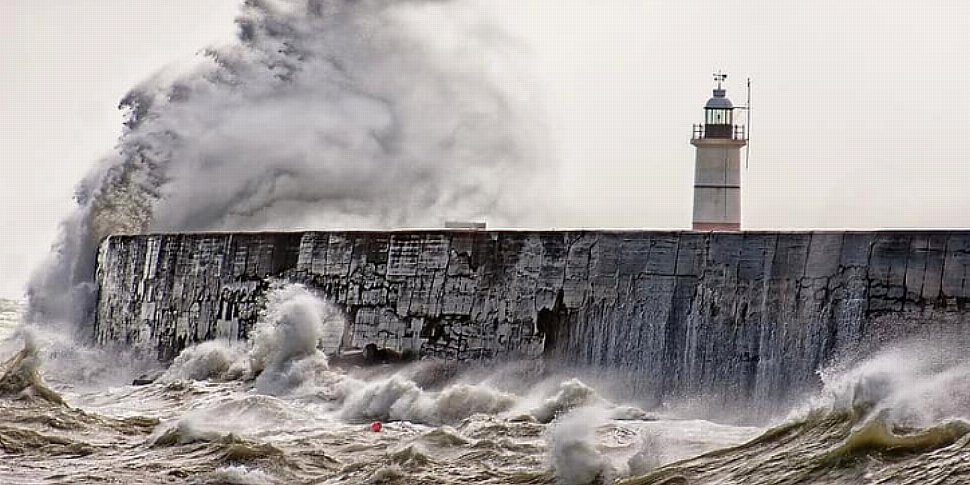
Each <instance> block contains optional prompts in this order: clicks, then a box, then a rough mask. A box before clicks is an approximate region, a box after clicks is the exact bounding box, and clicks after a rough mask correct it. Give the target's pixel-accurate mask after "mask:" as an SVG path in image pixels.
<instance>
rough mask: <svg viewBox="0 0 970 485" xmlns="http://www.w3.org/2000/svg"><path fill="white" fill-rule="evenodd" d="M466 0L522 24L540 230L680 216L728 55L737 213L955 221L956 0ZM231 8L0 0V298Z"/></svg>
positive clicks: (958, 201)
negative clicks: (741, 181)
mask: <svg viewBox="0 0 970 485" xmlns="http://www.w3.org/2000/svg"><path fill="white" fill-rule="evenodd" d="M457 1H459V2H460V1H463V0H457ZM465 1H467V2H469V3H474V4H476V5H478V6H480V7H481V8H482V9H483V10H485V11H486V12H487V14H488V15H489V16H490V17H492V19H493V21H494V22H495V23H496V24H500V25H502V26H504V27H505V28H506V29H507V30H508V31H510V32H511V33H512V34H513V35H515V36H516V37H518V38H519V39H520V40H521V46H522V52H521V58H522V65H523V66H524V67H525V70H526V71H527V72H528V75H529V76H530V77H531V78H532V79H533V85H534V88H535V89H536V90H537V92H539V93H540V95H541V98H542V112H541V113H538V114H537V115H536V116H537V119H538V120H541V122H542V123H544V124H545V127H546V129H547V131H548V134H549V139H550V142H551V145H552V147H553V149H554V150H555V155H556V156H555V159H556V160H558V166H557V167H556V168H557V170H558V176H557V177H555V178H550V180H549V181H548V183H547V184H545V185H546V187H547V189H548V190H549V194H547V199H548V200H550V201H552V203H553V204H554V205H555V206H558V207H560V208H561V210H559V211H558V212H557V215H556V216H554V217H553V216H550V217H549V220H548V221H544V222H545V223H544V225H545V226H548V227H579V226H584V227H651V228H686V227H688V226H689V224H690V220H689V214H690V204H691V193H690V187H691V183H692V176H693V151H692V150H693V149H692V147H691V146H690V144H689V143H688V139H689V136H690V128H691V125H692V124H693V123H696V122H698V121H700V119H701V107H702V106H703V103H704V102H705V101H706V99H707V97H708V96H709V95H710V89H711V80H710V79H711V72H712V71H714V70H718V69H723V70H724V71H725V72H727V73H729V75H730V77H729V79H728V85H727V87H728V89H729V96H730V97H731V98H733V100H734V101H735V104H738V105H740V104H742V103H743V102H744V93H743V85H744V79H745V78H746V77H748V76H750V77H751V78H752V79H753V84H754V103H753V104H754V108H755V109H754V111H753V117H754V118H753V127H752V147H751V153H752V158H751V164H750V168H749V169H748V170H747V171H746V172H745V174H744V177H745V189H744V195H745V202H744V204H745V207H744V218H745V223H746V225H747V227H749V228H823V227H824V228H841V227H851V228H879V227H970V210H968V208H970V190H968V188H967V187H968V185H970V163H968V162H970V160H968V157H967V155H966V149H965V148H964V140H965V139H966V134H965V130H966V127H967V125H968V122H967V119H966V118H967V116H968V115H970V95H968V92H967V91H968V89H967V85H968V84H970V63H968V62H967V61H966V59H967V57H968V55H967V53H968V50H970V3H968V2H965V1H962V0H950V1H937V2H925V1H923V2H917V1H893V2H879V1H872V0H862V1H854V2H846V1H834V0H817V1H815V2H779V1H767V0H766V1H724V0H720V1H714V0H706V1H681V2H660V1H645V0H598V1H583V2H580V1H572V0H532V1H530V0H465ZM237 3H238V0H207V1H204V2H200V1H199V0H167V1H165V2H157V1H148V0H127V1H125V2H118V1H116V0H83V1H75V2H64V1H56V0H4V1H3V2H0V26H2V27H0V28H2V33H3V39H4V42H3V43H0V162H2V164H3V175H2V177H0V227H2V228H3V232H2V239H0V296H8V297H9V296H17V295H18V294H19V293H20V291H21V288H22V285H23V283H24V281H25V280H26V278H27V275H28V273H29V271H30V270H31V269H32V268H33V267H34V266H36V265H37V263H38V262H39V261H40V260H41V259H42V258H43V257H44V256H45V255H46V253H47V252H48V248H49V245H50V243H51V241H52V240H53V237H54V234H55V232H56V230H57V224H58V221H59V220H60V219H62V218H63V217H64V216H65V215H66V214H67V213H68V212H69V211H70V209H71V207H72V203H71V195H72V191H73V186H74V184H75V183H76V182H77V181H78V180H79V179H80V178H81V176H82V175H83V174H84V173H86V172H87V171H88V169H89V168H90V167H91V165H92V164H93V163H94V162H95V161H96V160H97V159H98V158H100V157H101V156H102V155H104V154H105V153H108V152H109V151H110V150H112V148H113V147H114V145H115V141H116V139H117V137H118V135H119V133H120V128H121V115H120V113H119V112H118V111H117V109H116V106H117V104H118V101H119V99H120V98H121V97H122V96H123V95H124V94H125V93H126V92H127V90H128V89H129V88H131V87H132V86H133V85H134V84H136V83H138V82H139V81H141V80H142V79H144V78H146V77H147V76H149V75H152V74H153V73H155V72H156V71H158V70H159V69H161V68H163V67H164V66H166V65H168V64H171V63H177V62H191V60H192V59H193V57H194V56H195V55H196V53H197V52H198V51H199V49H201V48H204V47H206V46H207V45H211V44H214V43H224V42H228V41H229V39H231V36H232V34H233V32H234V26H233V23H232V18H233V15H234V12H235V9H236V6H237ZM431 28H434V27H431Z"/></svg>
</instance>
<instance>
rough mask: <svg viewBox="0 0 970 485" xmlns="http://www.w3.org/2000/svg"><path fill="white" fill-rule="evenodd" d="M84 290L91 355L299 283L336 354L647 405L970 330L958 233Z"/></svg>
mask: <svg viewBox="0 0 970 485" xmlns="http://www.w3.org/2000/svg"><path fill="white" fill-rule="evenodd" d="M97 279H98V283H99V286H100V295H99V301H98V307H97V319H96V323H95V327H96V328H95V336H96V339H97V341H98V342H100V343H107V342H119V341H120V342H127V343H128V344H130V345H136V346H142V347H147V348H150V349H152V350H153V351H156V352H157V353H158V355H159V357H160V358H162V359H171V358H173V357H174V356H175V355H177V353H178V352H179V351H180V350H181V349H182V348H184V347H186V346H188V345H191V344H193V343H196V342H199V341H203V340H207V339H213V338H228V339H243V338H245V337H246V335H247V332H248V331H249V330H250V328H251V327H252V325H253V324H254V322H255V321H256V320H257V318H258V317H259V312H260V311H261V309H262V308H263V305H264V302H265V300H264V297H265V294H266V291H267V289H268V288H270V286H271V285H272V284H275V283H277V282H299V283H303V284H305V285H306V286H307V287H309V288H311V289H313V290H315V291H316V292H318V293H319V294H320V295H321V296H324V297H326V298H328V299H329V300H331V301H332V302H334V303H335V304H336V305H338V306H339V307H340V308H341V309H342V310H343V311H344V312H345V314H346V316H347V326H346V329H345V333H344V336H343V346H344V347H345V348H349V347H362V346H364V345H366V344H368V343H371V342H373V343H377V344H378V345H382V346H388V347H392V348H396V349H398V350H405V349H412V350H415V351H418V352H420V354H421V355H422V356H423V357H432V358H433V357H437V358H446V359H453V360H484V359H515V358H537V357H540V356H543V355H545V356H547V357H549V358H550V360H551V361H554V362H558V363H560V364H562V365H575V366H578V367H587V366H588V367H594V368H598V369H603V370H604V371H605V372H609V373H610V374H612V375H615V376H619V377H621V378H622V379H623V382H624V383H625V386H626V387H625V389H626V390H627V392H628V393H630V394H632V395H636V396H638V397H641V398H643V399H656V400H664V399H675V398H678V397H684V396H697V395H716V396H719V397H721V398H725V399H738V398H740V399H748V398H753V399H759V400H772V401H778V400H784V399H786V398H790V397H791V396H792V395H794V394H795V393H797V392H799V391H802V390H807V389H812V388H814V387H816V386H817V385H818V376H817V372H816V371H817V370H818V369H819V368H820V367H821V366H822V365H824V364H826V363H829V362H830V361H832V359H835V358H837V357H838V356H840V355H849V354H853V353H859V352H862V351H864V350H865V349H872V348H875V347H876V346H878V345H880V344H881V343H884V342H886V341H889V340H894V339H900V338H905V337H909V336H917V337H920V338H924V339H931V340H932V339H944V338H949V337H948V336H949V335H952V334H953V333H954V332H956V333H960V334H963V333H970V332H967V331H966V329H965V327H967V324H966V323H965V321H966V317H967V315H968V312H970V307H968V302H970V231H967V232H953V231H950V232H944V231H939V232H844V233H843V232H811V233H808V232H806V233H774V232H764V233H761V232H759V233H698V232H643V231H641V232H608V231H597V232H586V231H448V230H441V231H439V230H433V231H397V232H307V233H260V234H191V235H145V236H115V237H111V238H109V239H108V240H106V241H105V242H104V244H103V245H102V247H101V254H100V256H99V267H98V275H97Z"/></svg>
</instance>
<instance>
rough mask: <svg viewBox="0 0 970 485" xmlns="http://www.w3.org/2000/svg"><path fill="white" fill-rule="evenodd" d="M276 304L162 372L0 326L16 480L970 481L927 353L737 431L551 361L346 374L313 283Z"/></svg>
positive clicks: (957, 429)
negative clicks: (250, 327)
mask: <svg viewBox="0 0 970 485" xmlns="http://www.w3.org/2000/svg"><path fill="white" fill-rule="evenodd" d="M278 302H279V304H278V306H277V307H276V308H271V309H270V311H269V312H268V313H267V317H266V321H265V322H261V323H260V324H259V326H258V328H257V332H256V335H257V339H255V340H254V341H253V342H252V343H250V344H244V343H238V342H237V343H230V342H211V343H207V344H204V345H201V346H199V347H195V348H191V349H187V350H186V351H185V352H183V354H182V355H181V356H180V357H179V359H177V360H176V361H175V362H174V363H173V364H172V366H171V367H169V368H168V369H167V370H164V373H162V372H163V370H162V369H154V368H153V364H152V363H151V362H149V361H147V360H142V359H139V358H138V357H137V356H136V354H126V353H122V354H119V353H116V352H109V351H106V350H103V351H102V350H89V349H79V348H77V346H76V345H74V344H71V343H70V341H69V340H67V339H64V338H61V337H58V336H56V335H55V334H53V333H44V332H42V331H40V330H33V331H28V332H12V330H11V328H10V327H11V322H12V321H15V318H13V317H5V318H6V319H4V320H0V322H3V325H4V328H0V331H2V332H6V333H7V334H8V335H12V337H9V338H8V339H7V340H6V341H5V342H4V343H3V344H2V345H0V352H3V355H2V357H3V359H4V363H3V364H2V369H0V370H2V376H3V377H2V379H0V417H2V419H0V454H2V455H3V459H2V460H0V483H4V484H8V483H9V484H35V483H37V484H40V483H43V484H48V483H50V484H54V483H65V484H66V483H104V482H109V483H112V482H113V483H200V484H201V483H206V484H210V483H211V484H215V483H231V484H278V483H279V484H282V483H333V484H338V483H339V484H358V483H373V484H377V483H387V484H398V483H399V484H405V483H407V484H411V483H435V484H441V483H465V482H467V483H496V484H499V483H503V484H504V483H536V484H543V483H549V484H552V483H561V484H581V483H604V484H605V483H613V482H617V481H621V482H623V483H628V484H667V485H672V484H695V483H696V484H749V483H753V484H795V483H826V484H828V483H845V484H850V483H852V484H855V483H873V484H876V483H891V484H916V483H939V484H957V483H967V480H968V478H970V475H968V474H970V465H968V464H967V463H968V458H970V454H968V447H970V444H968V442H970V435H968V434H967V433H968V430H970V425H968V424H967V422H966V421H965V420H964V417H965V416H966V415H967V413H968V410H970V406H967V405H968V404H970V393H968V392H967V390H968V389H970V385H968V384H970V367H968V366H967V365H964V364H959V363H957V364H947V365H946V366H943V365H941V364H940V363H939V362H937V363H922V362H921V361H920V359H919V358H917V357H915V356H918V355H919V352H904V351H894V352H887V353H885V354H882V355H879V356H876V357H875V358H873V359H870V360H869V361H866V362H864V363H863V364H861V365H858V366H856V367H855V368H853V369H850V370H845V371H841V372H838V373H832V374H831V375H826V376H825V382H826V387H825V389H824V390H823V392H822V393H821V394H820V395H819V396H818V397H816V398H815V399H813V400H812V401H810V402H807V403H805V405H804V407H803V409H799V410H794V411H793V412H792V414H791V416H790V417H789V418H787V419H786V420H783V421H782V422H780V423H774V424H773V425H771V426H769V425H768V423H766V425H765V427H764V428H752V427H738V426H729V425H721V424H716V423H713V422H710V421H703V420H691V419H683V418H680V417H678V416H677V415H678V412H677V410H676V409H667V410H665V411H664V414H654V413H653V412H652V411H651V410H647V411H644V410H641V409H638V408H636V407H634V406H627V405H619V404H617V403H613V402H610V400H609V399H607V398H605V397H604V396H602V395H601V394H599V393H598V392H597V391H596V390H595V389H594V387H595V386H591V385H589V384H588V383H584V382H582V381H580V380H577V379H572V378H569V376H556V375H551V374H549V373H547V372H544V371H543V370H542V366H541V365H540V364H537V363H527V364H517V365H504V366H501V367H495V368H491V369H480V368H477V369H466V370H465V371H463V372H455V369H454V368H452V367H449V366H447V365H444V364H436V363H419V364H414V365H411V366H409V367H401V368H390V367H385V368H378V369H373V368H371V369H361V368H351V369H335V368H331V366H330V365H329V364H328V362H327V358H326V356H325V355H324V354H323V353H322V352H321V351H320V350H318V347H317V345H316V344H317V343H319V342H320V339H321V338H323V337H325V336H326V335H327V333H328V328H329V327H328V325H330V324H331V323H332V322H328V321H327V319H328V318H329V317H328V316H327V315H328V313H327V312H326V311H325V310H326V309H325V306H322V303H320V302H318V301H314V300H313V299H312V298H308V295H306V294H304V293H301V290H300V289H299V288H296V289H292V288H291V289H287V290H284V294H283V295H282V297H281V298H279V299H278ZM4 305H5V306H4V309H3V312H5V314H6V315H14V314H15V312H16V311H17V305H13V304H10V303H5V304H4ZM308 342H309V344H308ZM72 347H73V348H72ZM152 372H155V373H160V374H161V376H160V377H159V378H158V379H157V380H156V381H155V382H154V383H152V384H149V385H145V386H131V385H128V382H130V379H131V378H132V377H135V376H137V375H138V374H141V373H152ZM730 414H731V413H730V410H725V419H726V420H727V419H729V417H730ZM373 421H380V422H382V423H383V424H384V426H383V429H382V430H381V431H380V432H373V431H371V429H370V424H371V423H372V422H373Z"/></svg>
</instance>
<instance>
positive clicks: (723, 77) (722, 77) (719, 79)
mask: <svg viewBox="0 0 970 485" xmlns="http://www.w3.org/2000/svg"><path fill="white" fill-rule="evenodd" d="M724 81H727V74H724V73H723V72H721V71H717V72H715V73H714V82H716V83H717V89H718V90H720V89H721V83H723V82H724Z"/></svg>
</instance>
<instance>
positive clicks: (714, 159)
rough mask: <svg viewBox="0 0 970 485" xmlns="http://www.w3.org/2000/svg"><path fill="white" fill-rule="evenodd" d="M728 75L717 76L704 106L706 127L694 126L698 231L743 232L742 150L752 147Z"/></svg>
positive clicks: (695, 225) (695, 211)
mask: <svg viewBox="0 0 970 485" xmlns="http://www.w3.org/2000/svg"><path fill="white" fill-rule="evenodd" d="M726 79H727V75H726V74H722V73H717V74H715V75H714V82H715V83H716V84H717V86H716V87H715V88H714V95H713V96H712V97H711V99H709V100H707V104H706V105H704V123H703V124H699V125H694V133H693V135H692V136H691V140H690V143H691V145H694V146H695V147H696V150H697V154H696V159H695V165H694V166H695V171H694V221H693V228H694V230H695V231H740V230H741V149H742V148H743V147H744V146H745V145H747V144H748V139H747V135H746V134H745V131H744V126H743V125H736V124H734V111H735V110H736V109H738V108H735V107H734V105H733V104H731V100H730V99H728V98H727V91H726V90H725V89H724V86H723V84H724V81H725V80H726Z"/></svg>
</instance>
